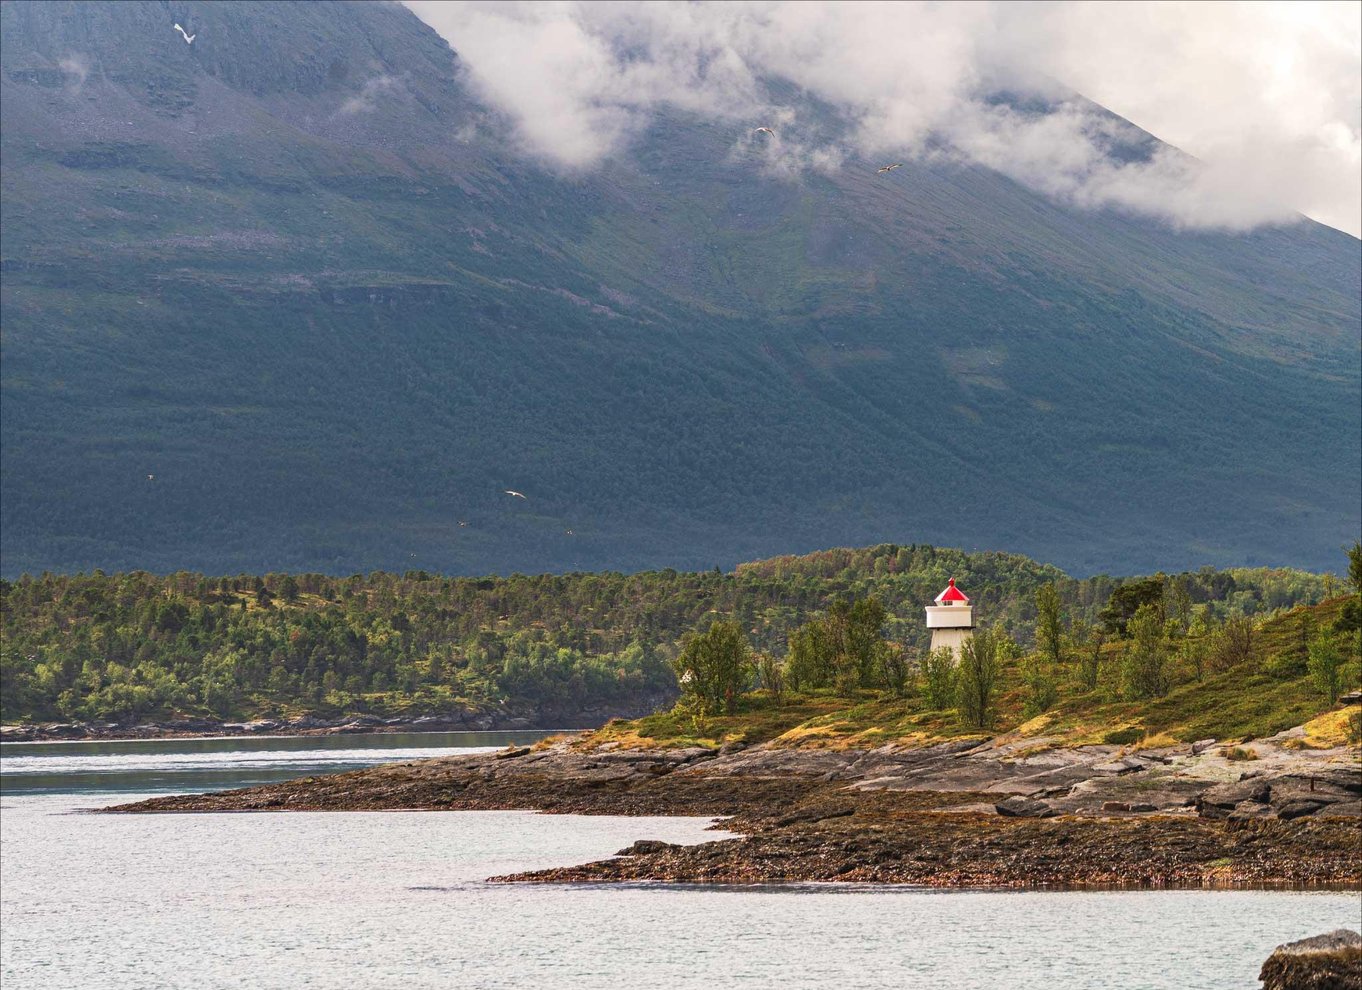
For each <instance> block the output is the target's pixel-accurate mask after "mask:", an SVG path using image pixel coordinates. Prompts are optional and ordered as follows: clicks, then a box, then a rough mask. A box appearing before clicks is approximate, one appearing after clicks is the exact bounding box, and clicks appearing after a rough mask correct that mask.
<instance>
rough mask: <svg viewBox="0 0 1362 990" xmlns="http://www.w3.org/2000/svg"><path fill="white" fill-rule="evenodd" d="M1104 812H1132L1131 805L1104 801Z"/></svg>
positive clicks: (1122, 802)
mask: <svg viewBox="0 0 1362 990" xmlns="http://www.w3.org/2000/svg"><path fill="white" fill-rule="evenodd" d="M1102 810H1103V811H1129V810H1130V805H1128V804H1126V803H1125V802H1124V801H1103V802H1102Z"/></svg>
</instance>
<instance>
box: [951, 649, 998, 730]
mask: <svg viewBox="0 0 1362 990" xmlns="http://www.w3.org/2000/svg"><path fill="white" fill-rule="evenodd" d="M1005 640H1006V637H1005V636H1004V635H1002V634H1000V633H998V632H997V631H995V630H993V629H991V628H988V627H984V628H981V629H976V630H975V632H974V635H973V636H971V637H970V638H969V639H968V640H966V641H965V644H964V646H962V647H961V649H960V665H959V668H958V671H957V673H956V694H957V699H958V701H959V706H960V714H961V716H962V717H963V718H964V720H965V723H966V724H967V725H969V726H971V727H973V728H976V729H987V728H988V727H989V726H990V725H992V724H993V695H994V692H995V690H996V688H997V684H998V672H999V668H1000V667H1001V666H1002V664H1001V660H1000V656H1001V654H1003V653H1005V652H1010V644H1008V643H1005Z"/></svg>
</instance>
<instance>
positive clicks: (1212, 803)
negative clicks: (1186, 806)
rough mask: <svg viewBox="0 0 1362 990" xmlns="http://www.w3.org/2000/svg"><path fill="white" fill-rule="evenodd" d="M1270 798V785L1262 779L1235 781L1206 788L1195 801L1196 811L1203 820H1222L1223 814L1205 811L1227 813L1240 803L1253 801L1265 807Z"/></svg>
mask: <svg viewBox="0 0 1362 990" xmlns="http://www.w3.org/2000/svg"><path fill="white" fill-rule="evenodd" d="M1271 797H1272V784H1271V783H1269V782H1267V780H1263V779H1257V778H1256V779H1250V780H1235V782H1234V783H1227V784H1215V786H1214V787H1208V788H1207V790H1205V791H1203V793H1201V797H1200V798H1199V799H1197V809H1199V810H1200V812H1201V817H1204V818H1216V817H1219V818H1223V817H1224V814H1215V813H1214V812H1212V813H1208V812H1207V809H1222V810H1223V812H1226V813H1229V812H1230V810H1233V809H1234V806H1235V805H1238V803H1239V802H1241V801H1254V802H1257V803H1260V805H1265V803H1268V801H1269V799H1271Z"/></svg>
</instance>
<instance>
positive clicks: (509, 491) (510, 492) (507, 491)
mask: <svg viewBox="0 0 1362 990" xmlns="http://www.w3.org/2000/svg"><path fill="white" fill-rule="evenodd" d="M504 494H506V495H514V496H515V497H516V498H523V499H525V501H527V502H528V501H529V499H528V498H526V497H525V496H524V495H522V494H520V492H513V491H511V490H510V489H509V488H508V489H506V491H505V492H504Z"/></svg>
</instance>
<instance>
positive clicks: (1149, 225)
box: [0, 2, 1362, 576]
mask: <svg viewBox="0 0 1362 990" xmlns="http://www.w3.org/2000/svg"><path fill="white" fill-rule="evenodd" d="M0 19H2V22H0V29H2V30H0V61H2V62H3V67H2V69H3V73H2V75H0V86H2V87H3V89H2V94H3V115H0V143H2V151H3V160H4V168H3V176H2V178H0V181H2V182H3V186H2V191H3V229H4V238H3V258H2V259H0V261H2V264H3V295H2V296H0V300H2V301H3V355H2V362H0V376H2V388H0V413H2V416H0V438H2V439H3V448H4V471H3V477H2V478H0V496H3V497H2V498H0V540H2V541H3V542H2V543H0V548H2V549H3V570H4V572H5V573H6V574H7V575H11V576H12V575H16V574H18V573H20V572H22V571H26V570H27V571H38V570H42V569H45V568H47V569H56V570H76V569H80V568H90V567H95V566H102V567H106V568H118V569H128V568H136V567H144V568H148V569H151V570H156V571H171V570H176V569H180V568H187V569H191V570H203V571H211V572H219V573H221V572H229V571H250V572H258V571H266V570H293V571H321V572H327V573H333V574H334V573H349V572H351V571H355V570H368V569H371V568H377V567H382V568H387V569H389V570H397V571H402V570H406V569H408V568H417V567H420V568H426V569H428V570H432V571H441V572H452V573H486V572H491V571H497V572H501V573H507V572H510V571H513V570H524V571H534V572H537V571H543V570H574V569H583V570H584V569H595V568H602V567H608V568H618V569H637V568H641V567H659V566H666V565H672V566H678V567H709V566H711V565H713V564H723V565H725V566H729V565H731V564H733V563H735V562H737V561H739V560H743V559H751V558H754V557H759V556H766V555H769V554H772V553H779V552H786V551H789V550H799V549H805V548H810V547H817V546H829V545H837V544H854V543H868V542H876V541H879V540H885V539H896V540H901V541H914V540H918V541H923V540H928V541H931V542H935V543H953V544H959V545H964V546H984V547H989V546H1008V547H1011V548H1015V549H1017V550H1020V551H1023V552H1027V553H1031V554H1034V555H1036V556H1042V557H1045V558H1046V559H1051V560H1055V561H1056V562H1057V563H1059V564H1060V565H1061V566H1064V567H1065V568H1066V569H1068V570H1070V571H1073V572H1076V573H1092V572H1094V571H1098V570H1113V571H1122V572H1128V571H1131V570H1153V569H1156V568H1158V567H1180V566H1196V565H1200V564H1201V563H1204V562H1212V563H1215V564H1217V565H1234V564H1246V563H1249V564H1251V563H1273V564H1275V563H1290V564H1294V565H1298V566H1314V567H1322V566H1327V564H1328V562H1329V561H1330V560H1331V559H1332V558H1333V556H1334V555H1335V554H1336V552H1337V548H1338V546H1339V545H1340V544H1341V543H1343V542H1344V541H1345V540H1346V539H1350V538H1351V537H1352V536H1353V535H1354V534H1355V533H1356V531H1357V528H1358V525H1359V512H1360V510H1359V476H1362V411H1360V408H1362V396H1360V394H1359V378H1360V377H1362V373H1360V372H1359V285H1360V284H1362V276H1359V252H1358V242H1357V241H1356V240H1355V239H1353V238H1350V237H1348V236H1347V235H1344V234H1340V233H1338V232H1336V231H1332V230H1329V229H1327V228H1324V227H1321V226H1319V225H1317V224H1313V223H1309V222H1302V223H1300V224H1298V225H1294V226H1290V227H1285V228H1275V229H1264V230H1260V231H1258V232H1255V233H1250V234H1244V235H1229V234H1215V233H1188V232H1178V231H1175V230H1172V229H1169V228H1168V227H1166V226H1163V225H1160V224H1157V223H1154V222H1152V221H1146V220H1140V219H1134V218H1131V217H1126V216H1122V215H1119V214H1115V213H1111V212H1082V211H1077V210H1074V209H1071V208H1068V207H1064V206H1061V205H1057V204H1056V203H1054V202H1051V201H1049V200H1047V199H1045V198H1043V197H1041V196H1039V195H1037V194H1035V193H1032V192H1030V191H1028V190H1026V189H1024V188H1022V187H1020V186H1018V185H1017V184H1015V183H1013V182H1012V181H1010V180H1008V179H1006V178H1005V177H1003V176H1001V175H999V174H996V173H993V172H990V171H987V170H984V169H979V168H969V167H964V166H958V165H950V164H946V163H936V164H926V163H920V162H915V163H910V164H909V165H907V166H906V167H904V168H903V169H900V170H898V171H897V172H895V173H894V174H893V176H892V178H886V177H885V176H876V175H875V174H874V169H873V167H871V164H870V163H866V162H860V161H856V160H854V159H853V160H850V161H848V162H847V164H846V166H845V168H844V169H843V170H842V171H841V172H839V173H837V174H834V175H826V174H821V173H808V174H806V175H804V176H802V177H796V178H778V177H774V176H772V175H769V174H766V173H764V172H763V171H762V170H761V169H760V168H755V167H753V165H754V163H753V162H751V161H744V160H742V159H741V157H740V156H739V157H735V154H734V146H735V140H736V136H735V129H734V127H733V126H732V125H729V124H720V123H715V122H711V121H703V120H697V119H693V118H690V117H687V116H684V115H681V114H673V115H672V116H670V117H668V118H666V119H663V120H660V121H658V123H657V126H656V127H655V128H654V129H653V130H652V131H651V132H650V133H648V134H647V135H645V136H644V138H643V139H641V141H640V142H639V143H638V144H637V145H636V146H635V147H634V148H633V149H631V152H630V153H629V154H628V155H627V156H625V157H622V158H620V159H616V160H614V161H612V162H610V163H608V164H607V165H606V166H604V167H603V168H602V169H601V170H600V171H598V172H596V173H592V174H587V175H581V176H576V177H561V176H557V175H554V174H552V173H550V172H546V171H544V170H543V169H542V168H540V167H539V166H537V165H536V164H535V163H534V162H532V161H528V160H524V159H522V158H519V157H517V156H516V155H515V154H514V152H513V151H512V150H510V148H509V146H508V145H507V143H506V142H505V140H504V139H503V136H502V135H503V133H504V124H503V122H501V121H499V120H498V119H497V117H496V116H495V114H492V113H490V112H489V111H487V110H486V109H485V108H483V107H481V106H479V105H478V103H477V102H476V100H475V99H474V98H473V97H472V96H471V95H470V93H469V91H468V90H467V88H466V87H465V86H464V85H463V83H462V82H461V78H460V74H459V67H458V63H457V58H456V57H455V56H454V54H453V53H451V52H450V51H449V49H448V47H447V46H446V45H445V43H444V42H443V41H442V40H441V39H440V38H439V37H438V36H436V35H435V34H434V32H432V31H431V30H429V29H428V28H426V27H425V26H424V25H423V24H422V23H421V22H420V21H419V20H417V19H416V18H415V17H414V16H413V15H411V14H410V12H408V11H406V10H405V9H404V8H402V7H400V6H398V5H395V4H368V3H364V4H343V3H315V4H276V3H267V2H256V3H250V4H211V3H192V2H173V3H158V2H125V3H118V4H86V3H65V2H44V3H17V2H5V3H3V4H2V5H0ZM176 21H178V22H180V23H182V24H185V25H186V26H187V27H188V28H189V29H190V30H191V31H193V32H196V33H197V38H196V41H195V42H194V44H193V45H192V46H189V45H185V44H184V43H183V41H182V40H181V39H180V37H179V35H178V34H177V33H175V32H174V31H173V29H172V27H171V25H172V24H173V23H174V22H176ZM300 39H301V40H300ZM794 98H797V95H796V96H792V97H791V99H794ZM739 130H740V129H739ZM1135 137H1139V135H1135ZM1144 139H1145V140H1147V138H1144ZM753 153H754V154H755V153H756V152H753ZM508 488H510V489H516V490H519V491H522V492H524V493H525V494H526V495H528V496H529V498H528V499H527V500H521V499H514V498H511V497H508V496H505V495H503V494H502V491H503V490H504V489H508Z"/></svg>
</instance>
